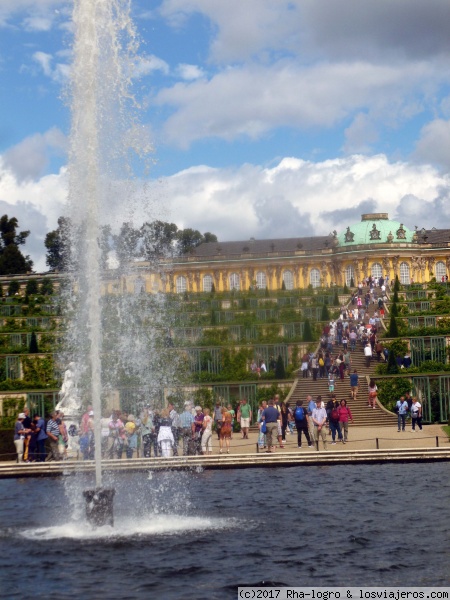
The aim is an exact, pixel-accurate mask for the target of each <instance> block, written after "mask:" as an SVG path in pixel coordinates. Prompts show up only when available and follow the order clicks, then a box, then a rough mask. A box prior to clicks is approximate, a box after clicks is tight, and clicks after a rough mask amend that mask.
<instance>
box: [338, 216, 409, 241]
mask: <svg viewBox="0 0 450 600" xmlns="http://www.w3.org/2000/svg"><path fill="white" fill-rule="evenodd" d="M413 236H414V231H411V230H410V229H408V227H405V226H404V225H403V223H400V222H399V221H391V220H390V219H389V216H388V214H387V213H370V214H364V215H361V222H360V223H354V224H353V225H350V226H349V227H347V229H346V230H345V231H343V232H341V233H340V234H339V235H338V236H337V239H338V242H339V246H340V247H343V246H344V247H346V246H358V245H366V244H411V243H412V242H413Z"/></svg>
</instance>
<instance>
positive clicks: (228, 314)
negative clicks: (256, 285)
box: [223, 310, 235, 323]
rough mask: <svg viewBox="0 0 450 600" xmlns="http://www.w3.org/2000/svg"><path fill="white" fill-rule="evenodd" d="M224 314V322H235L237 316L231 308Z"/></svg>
mask: <svg viewBox="0 0 450 600" xmlns="http://www.w3.org/2000/svg"><path fill="white" fill-rule="evenodd" d="M223 316H224V322H225V323H231V322H233V321H234V316H235V314H234V312H233V311H231V310H226V311H225V312H224V313H223Z"/></svg>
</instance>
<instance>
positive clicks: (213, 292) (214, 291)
mask: <svg viewBox="0 0 450 600" xmlns="http://www.w3.org/2000/svg"><path fill="white" fill-rule="evenodd" d="M215 293H216V286H215V285H214V281H213V282H212V285H211V294H215Z"/></svg>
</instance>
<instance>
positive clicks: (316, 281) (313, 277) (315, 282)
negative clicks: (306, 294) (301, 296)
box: [309, 269, 320, 288]
mask: <svg viewBox="0 0 450 600" xmlns="http://www.w3.org/2000/svg"><path fill="white" fill-rule="evenodd" d="M309 283H310V284H311V285H312V286H313V288H316V287H320V271H319V269H311V271H310V272H309Z"/></svg>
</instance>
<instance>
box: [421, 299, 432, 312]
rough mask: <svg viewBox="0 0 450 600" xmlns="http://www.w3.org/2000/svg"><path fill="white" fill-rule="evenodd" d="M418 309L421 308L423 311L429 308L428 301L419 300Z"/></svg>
mask: <svg viewBox="0 0 450 600" xmlns="http://www.w3.org/2000/svg"><path fill="white" fill-rule="evenodd" d="M420 310H423V311H425V310H430V302H429V301H427V302H421V303H420Z"/></svg>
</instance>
